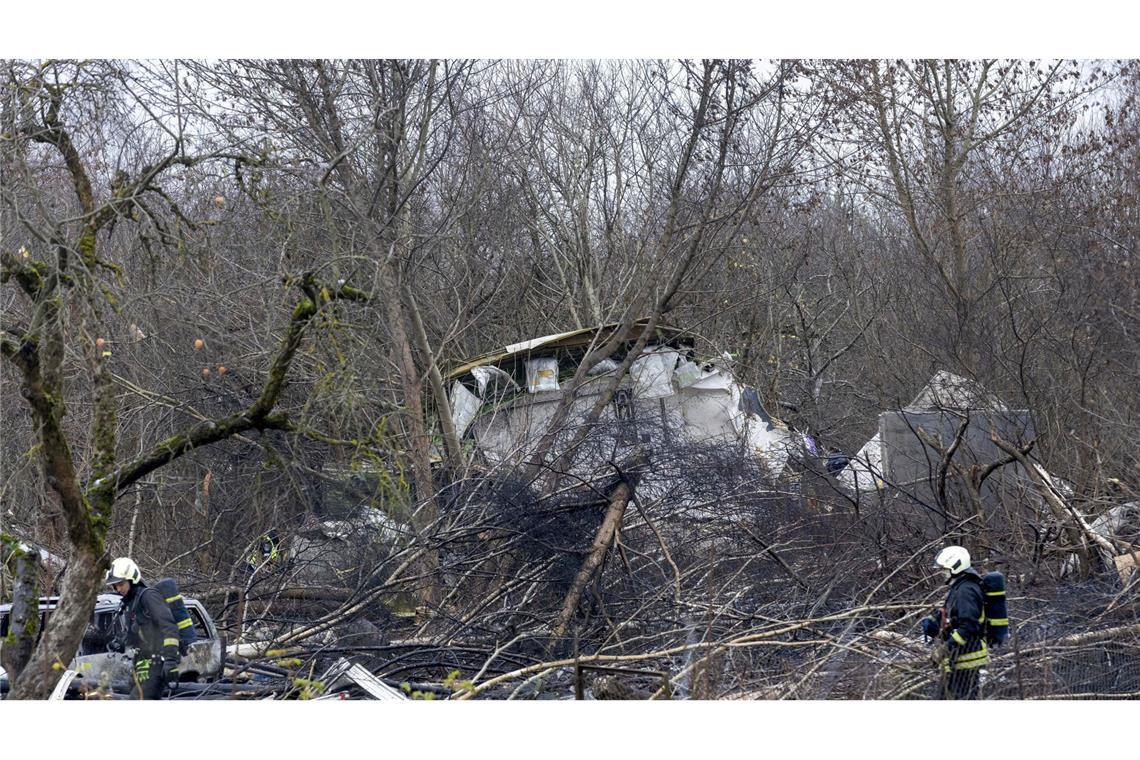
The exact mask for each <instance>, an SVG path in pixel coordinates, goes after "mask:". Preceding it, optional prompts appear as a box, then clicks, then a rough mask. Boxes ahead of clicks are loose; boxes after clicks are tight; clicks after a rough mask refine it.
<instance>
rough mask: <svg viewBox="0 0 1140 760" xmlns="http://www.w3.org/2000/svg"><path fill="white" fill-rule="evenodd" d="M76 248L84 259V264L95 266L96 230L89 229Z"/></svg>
mask: <svg viewBox="0 0 1140 760" xmlns="http://www.w3.org/2000/svg"><path fill="white" fill-rule="evenodd" d="M75 248H76V250H77V251H79V255H80V256H82V257H83V261H84V262H86V263H87V264H89V265H93V264H94V263H95V230H92V229H88V230H87V231H86V232H84V233H83V237H81V238H79V242H78V243H77V244H76V246H75Z"/></svg>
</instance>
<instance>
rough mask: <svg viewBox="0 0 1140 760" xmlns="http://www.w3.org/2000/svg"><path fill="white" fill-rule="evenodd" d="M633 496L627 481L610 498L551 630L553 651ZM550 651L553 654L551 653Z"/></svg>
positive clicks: (603, 556) (620, 484)
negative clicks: (596, 531)
mask: <svg viewBox="0 0 1140 760" xmlns="http://www.w3.org/2000/svg"><path fill="white" fill-rule="evenodd" d="M632 495H633V486H632V485H630V483H629V482H628V481H625V480H622V481H621V482H620V483H618V484H617V487H615V488H614V490H613V493H612V494H611V495H610V506H609V509H607V510H606V516H605V518H603V519H602V525H601V527H599V528H598V533H597V535H596V536H594V543H593V546H591V547H590V553H589V554H588V555H586V561H585V562H583V563H582V567H581V568H579V570H578V574H577V575H576V576H575V577H574V582H573V583H572V584H571V585H570V591H569V592H568V593H567V594H566V598H565V599H564V600H563V602H562V611H561V612H559V613H558V617H557V618H556V619H555V621H554V626H553V627H552V628H551V642H550V648H551V649H552V648H553V647H554V646H556V645H557V643H558V641H559V640H560V639H561V638H562V637H563V635H565V633H566V627H567V626H568V625H569V624H570V619H571V618H572V617H574V612H575V610H577V609H578V602H579V601H581V599H582V591H583V590H584V589H585V588H586V584H587V583H589V582H590V579H591V578H593V577H594V573H595V572H596V571H597V569H598V567H600V566H601V564H602V560H603V559H604V558H605V556H606V552H607V551H609V548H610V544H611V543H612V542H613V539H614V535H615V534H616V532H617V529H618V526H619V525H621V521H622V517H623V516H624V515H625V507H626V505H627V504H629V498H630V496H632ZM547 651H550V650H549V649H548V650H547Z"/></svg>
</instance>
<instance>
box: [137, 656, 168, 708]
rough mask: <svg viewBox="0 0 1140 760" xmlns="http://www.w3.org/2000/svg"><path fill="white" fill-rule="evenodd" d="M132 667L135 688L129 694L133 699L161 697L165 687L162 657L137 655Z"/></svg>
mask: <svg viewBox="0 0 1140 760" xmlns="http://www.w3.org/2000/svg"><path fill="white" fill-rule="evenodd" d="M134 668H135V670H134V675H135V688H134V689H133V690H132V691H131V696H132V697H134V698H135V699H162V694H163V692H164V691H165V687H166V681H165V680H164V679H163V677H162V658H161V657H139V658H137V659H136V660H135V666H134Z"/></svg>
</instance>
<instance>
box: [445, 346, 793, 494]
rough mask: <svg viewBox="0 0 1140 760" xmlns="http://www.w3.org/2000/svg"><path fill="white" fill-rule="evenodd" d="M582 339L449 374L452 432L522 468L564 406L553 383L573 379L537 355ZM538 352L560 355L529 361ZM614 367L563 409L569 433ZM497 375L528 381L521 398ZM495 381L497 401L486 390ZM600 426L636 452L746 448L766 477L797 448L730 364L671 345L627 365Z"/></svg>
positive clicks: (606, 367)
mask: <svg viewBox="0 0 1140 760" xmlns="http://www.w3.org/2000/svg"><path fill="white" fill-rule="evenodd" d="M582 334H583V333H582V331H579V332H575V333H561V334H559V335H557V336H548V337H546V338H536V339H534V340H531V341H523V342H520V343H516V344H513V345H511V346H507V347H506V348H507V353H504V354H495V355H492V356H491V357H490V358H489V359H488V360H487V361H488V362H492V363H497V364H499V365H500V366H490V364H483V365H480V366H473V363H469V364H467V365H465V366H464V368H463V371H459V372H457V373H453V374H451V375H450V377H451V378H453V379H454V380H455V382H454V383H453V385H452V388H451V393H450V396H451V402H452V416H453V420H454V422H455V427H456V430H457V432H459V434H460V435H463V434H465V433H466V434H467V435H469V436H470V437H472V438H473V439H474V440H475V442H476V445H477V446H478V448H479V450H480V451H481V452H482V453H483V454H484V455H485V456H486V457H487V459H488V460H489V461H490V462H492V463H497V462H502V461H510V460H515V461H517V460H519V459H521V458H524V457H525V456H526V455H527V454H529V453H530V451H531V449H532V448H533V447H534V446H535V445H536V444H537V442H538V441H539V439H541V437H542V436H543V434H545V433H546V431H547V429H548V428H549V425H550V423H551V421H552V418H553V415H554V411H555V410H556V409H557V407H558V404H559V403H560V402H561V400H562V395H561V394H562V392H563V388H562V387H561V386H560V384H559V382H558V378H559V376H560V375H561V376H563V377H565V376H567V375H568V374H572V373H574V372H575V371H576V370H577V367H576V365H574V364H572V361H573V360H572V359H570V358H567V353H566V352H562V353H557V352H553V350H552V349H548V348H543V347H544V346H548V345H549V344H550V343H551V342H552V341H558V340H562V339H565V338H567V337H570V338H578V337H579V336H581V335H582ZM512 350H513V351H512ZM544 351H550V352H552V353H557V355H555V356H550V355H536V354H541V353H542V352H544ZM516 353H517V356H516ZM618 366H619V365H618V363H617V362H616V361H614V360H613V359H607V360H603V361H602V362H599V364H598V365H596V366H595V367H593V368H592V369H591V371H590V372H589V375H588V380H587V382H586V383H585V384H584V385H583V386H582V387H580V388H579V391H578V394H577V396H576V398H575V401H574V404H573V406H572V407H571V409H570V413H569V416H568V418H567V422H566V424H567V426H568V427H571V428H572V427H575V426H576V425H580V424H583V423H584V422H585V419H586V417H587V416H588V414H589V411H590V409H591V408H592V407H593V406H594V405H595V403H596V402H597V400H598V397H599V396H600V394H601V393H602V391H603V389H604V387H605V385H606V384H607V383H609V382H610V381H611V380H612V379H613V373H614V372H615V371H616V370H617V368H618ZM502 367H507V368H511V367H514V368H515V371H516V373H521V372H525V387H526V392H522V391H521V389H520V388H519V385H518V384H517V383H515V382H514V378H512V376H511V375H510V373H508V372H506V371H504V370H503V369H502ZM492 374H493V375H494V376H495V378H496V381H495V388H496V389H497V390H495V391H491V390H489V388H490V383H489V379H488V378H489V377H491V375H492ZM519 379H520V380H522V379H523V378H522V377H519ZM607 421H608V422H614V421H624V422H626V423H629V424H627V427H632V428H635V429H636V435H637V436H638V438H637V441H638V442H648V441H652V440H665V441H669V440H676V439H677V438H678V437H679V438H681V439H684V440H686V441H688V442H692V443H713V444H720V443H739V444H743V445H744V448H745V450H746V451H747V452H748V453H749V454H751V455H753V456H755V457H757V458H758V459H759V460H760V461H761V462H762V463H763V464H764V465H765V466H766V468H767V469H768V470H769V472H770V473H771V474H772V475H773V476H779V475H780V474H781V473H782V472H783V470H784V468H785V466H786V464H787V461H788V458H789V455H790V453H791V450H792V449H793V448H798V446H799V443H798V438H797V437H796V436H794V435H793V434H792V433H791V432H790V431H789V430H788V428H787V426H786V425H784V424H783V423H782V422H780V421H779V420H777V419H775V418H773V417H771V416H769V415H768V414H767V413H766V412H765V411H764V409H763V408H762V407H761V405H760V402H759V397H758V394H757V393H756V392H755V391H754V390H751V389H748V388H746V387H745V386H744V385H742V384H741V383H739V382H738V381H737V380H736V379H735V377H734V376H733V374H732V360H731V357H730V356H729V355H727V354H725V355H722V356H721V357H719V358H717V359H716V360H714V361H711V362H700V361H695V360H694V359H693V358H692V357H691V356H689V355H688V349H685V348H683V347H680V346H678V345H673V344H664V343H662V344H655V345H654V344H651V345H649V346H647V347H646V348H645V349H644V350H643V351H642V353H641V354H640V355H639V356H638V357H637V358H636V359H635V360H634V361H633V362H632V363H631V365H630V370H629V372H628V374H627V375H626V376H625V377H623V378H622V379H621V384H620V385H619V387H618V389H617V392H616V393H615V394H614V397H613V399H612V400H611V402H610V403H609V405H608V407H607V408H606V410H605V411H604V412H603V415H602V418H601V422H602V423H603V424H604V423H606V422H607ZM647 437H648V438H647Z"/></svg>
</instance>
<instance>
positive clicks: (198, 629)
mask: <svg viewBox="0 0 1140 760" xmlns="http://www.w3.org/2000/svg"><path fill="white" fill-rule="evenodd" d="M186 611H187V612H189V613H190V619H191V620H193V621H194V632H195V633H196V634H198V640H199V641H201V640H203V639H208V638H210V632H209V631H208V630H207V629H206V623H205V621H203V620H202V613H201V612H199V611H198V610H197V609H196V608H194V607H187V608H186Z"/></svg>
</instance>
